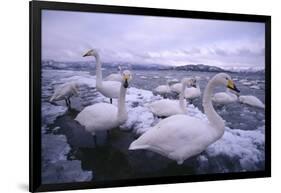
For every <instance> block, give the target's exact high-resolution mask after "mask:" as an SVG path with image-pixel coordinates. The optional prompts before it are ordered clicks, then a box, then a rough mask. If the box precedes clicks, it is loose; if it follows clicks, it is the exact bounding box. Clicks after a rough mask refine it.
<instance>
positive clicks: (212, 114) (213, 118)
mask: <svg viewBox="0 0 281 193" xmlns="http://www.w3.org/2000/svg"><path fill="white" fill-rule="evenodd" d="M215 86H216V84H215V81H214V80H210V81H209V83H208V84H207V86H206V88H205V91H204V95H203V108H204V112H205V114H206V115H207V118H208V120H209V122H210V124H211V125H212V127H213V128H214V129H215V131H216V137H218V138H220V137H221V136H222V135H223V133H224V127H225V125H224V120H223V119H222V118H221V117H220V116H219V115H218V114H217V112H216V111H215V109H214V107H213V104H212V100H211V98H212V95H213V90H214V88H215Z"/></svg>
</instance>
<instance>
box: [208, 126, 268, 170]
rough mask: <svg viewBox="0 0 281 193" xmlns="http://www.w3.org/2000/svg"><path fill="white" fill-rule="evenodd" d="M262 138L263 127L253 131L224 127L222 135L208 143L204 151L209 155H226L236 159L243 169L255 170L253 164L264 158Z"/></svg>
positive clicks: (255, 167) (263, 137) (263, 138)
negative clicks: (215, 140)
mask: <svg viewBox="0 0 281 193" xmlns="http://www.w3.org/2000/svg"><path fill="white" fill-rule="evenodd" d="M264 140H265V136H264V127H259V128H258V129H257V130H253V131H244V130H239V129H230V128H227V127H226V129H225V132H224V135H223V137H222V138H221V139H219V140H218V141H217V142H215V143H213V144H212V145H210V146H209V147H208V148H207V150H206V152H207V154H208V156H210V157H216V156H218V155H226V156H227V157H229V158H235V159H238V161H239V163H240V166H241V167H242V168H243V169H246V170H256V169H258V167H257V166H256V165H255V164H256V163H260V162H262V161H263V160H264V159H265V158H264Z"/></svg>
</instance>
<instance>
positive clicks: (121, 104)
mask: <svg viewBox="0 0 281 193" xmlns="http://www.w3.org/2000/svg"><path fill="white" fill-rule="evenodd" d="M126 91H127V89H126V88H125V87H124V86H123V84H122V83H121V87H120V95H119V98H118V114H117V119H118V122H119V123H120V124H123V123H124V122H125V121H126V120H127V117H128V114H127V110H126V105H125V101H126Z"/></svg>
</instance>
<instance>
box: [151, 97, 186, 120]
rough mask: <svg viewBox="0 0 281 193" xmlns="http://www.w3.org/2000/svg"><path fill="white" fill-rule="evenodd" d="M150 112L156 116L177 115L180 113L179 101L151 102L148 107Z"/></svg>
mask: <svg viewBox="0 0 281 193" xmlns="http://www.w3.org/2000/svg"><path fill="white" fill-rule="evenodd" d="M149 107H150V110H151V112H152V113H153V114H156V115H158V116H170V115H174V114H178V113H182V110H181V108H180V105H179V101H176V100H169V99H163V100H159V101H155V102H152V103H151V104H150V105H149Z"/></svg>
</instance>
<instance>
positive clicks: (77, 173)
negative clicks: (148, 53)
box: [42, 70, 265, 183]
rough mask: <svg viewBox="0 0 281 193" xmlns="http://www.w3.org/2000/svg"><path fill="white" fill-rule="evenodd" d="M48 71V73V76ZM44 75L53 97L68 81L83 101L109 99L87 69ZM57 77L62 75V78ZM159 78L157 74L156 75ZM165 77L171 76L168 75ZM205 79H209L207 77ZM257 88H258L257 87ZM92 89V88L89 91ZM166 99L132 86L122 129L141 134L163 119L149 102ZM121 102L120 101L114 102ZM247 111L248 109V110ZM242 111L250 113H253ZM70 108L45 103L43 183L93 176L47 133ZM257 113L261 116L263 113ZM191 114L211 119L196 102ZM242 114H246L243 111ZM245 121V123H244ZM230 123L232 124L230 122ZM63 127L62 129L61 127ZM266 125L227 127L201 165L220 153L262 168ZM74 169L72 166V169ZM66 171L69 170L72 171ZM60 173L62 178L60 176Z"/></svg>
mask: <svg viewBox="0 0 281 193" xmlns="http://www.w3.org/2000/svg"><path fill="white" fill-rule="evenodd" d="M45 73H47V74H48V75H46V74H45ZM43 77H45V78H46V79H48V80H51V82H49V84H48V87H47V88H48V90H46V93H45V95H46V96H50V95H51V94H52V93H51V92H50V91H51V90H52V89H53V88H54V87H56V86H57V85H60V84H63V83H66V82H76V83H78V84H79V86H80V88H79V92H80V96H79V97H80V98H81V103H82V105H83V106H84V107H85V106H87V105H90V104H93V103H97V102H103V101H108V99H106V98H105V97H103V96H102V95H101V94H99V93H98V92H97V91H96V89H95V84H96V82H95V76H92V75H90V74H89V73H88V72H83V71H67V70H65V71H62V70H43ZM57 77H60V79H58V78H57ZM154 78H156V77H154ZM165 78H169V79H170V78H171V77H170V76H166V77H165ZM205 78H206V79H207V78H209V77H207V76H205ZM239 82H240V83H241V84H246V85H248V84H249V85H252V86H251V87H250V88H253V89H258V88H257V87H258V86H257V85H255V84H258V82H257V81H249V80H247V79H242V80H239ZM254 87H256V88H254ZM89 88H90V89H91V90H90V91H89ZM160 99H163V98H162V97H161V96H159V95H154V94H153V93H152V91H149V90H144V89H138V88H134V87H130V88H128V90H127V95H126V106H127V111H128V119H127V121H126V123H124V124H123V125H122V126H121V127H120V129H121V130H126V131H131V132H134V133H135V134H137V135H141V134H143V133H144V132H146V131H147V130H149V129H150V128H151V127H153V126H154V125H155V124H157V123H158V122H159V121H160V120H161V119H159V118H156V117H154V116H153V114H152V113H151V112H150V110H149V109H148V107H147V104H149V103H151V102H153V101H156V100H160ZM113 104H115V105H116V104H117V100H114V101H113ZM246 110H247V109H246ZM246 110H245V112H241V113H246V114H249V113H251V112H247V111H246ZM66 111H67V108H66V107H65V106H60V105H53V104H50V103H48V102H43V103H42V132H43V135H42V153H43V154H42V156H43V160H42V161H43V163H44V164H43V182H44V183H49V182H52V180H54V181H55V182H70V181H79V180H81V181H85V180H89V179H91V178H92V174H91V172H85V171H83V170H82V169H81V162H80V161H78V160H72V161H70V160H67V157H66V155H67V154H68V152H69V151H70V147H69V145H68V144H67V140H66V138H65V136H63V135H53V134H45V131H46V130H47V129H48V127H47V126H46V125H49V124H52V123H53V122H54V120H55V119H56V118H57V117H58V116H60V115H62V114H64V113H65V112H66ZM253 113H256V114H257V116H258V113H259V112H253ZM187 114H188V115H190V116H194V117H197V118H199V119H201V120H203V121H208V119H207V117H206V115H205V114H204V113H202V112H201V111H200V110H199V109H198V108H197V107H196V106H194V105H193V104H188V106H187ZM241 116H242V114H241ZM241 124H244V123H242V122H241ZM226 125H227V126H228V124H226ZM58 129H59V128H58ZM264 129H265V128H264V125H261V126H259V127H258V128H257V129H255V130H240V129H236V128H229V127H226V128H225V133H224V135H223V137H222V138H221V139H219V140H218V141H216V142H215V143H213V144H212V145H210V146H209V147H208V148H207V149H206V151H205V152H204V153H203V154H200V155H199V156H198V157H197V160H198V162H199V163H200V167H201V166H202V167H203V165H206V164H208V163H210V162H211V160H212V159H217V157H218V156H226V157H227V158H229V159H232V160H236V161H237V163H236V162H235V164H237V167H240V168H241V169H243V170H257V169H260V166H259V164H261V163H263V162H264V159H265V158H264V141H265V134H264ZM70 168H71V169H70ZM52 172H53V173H56V177H55V178H53V179H52V178H51V177H50V175H51V173H52ZM66 172H69V173H68V174H67V173H66ZM59 176H60V177H59Z"/></svg>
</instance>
